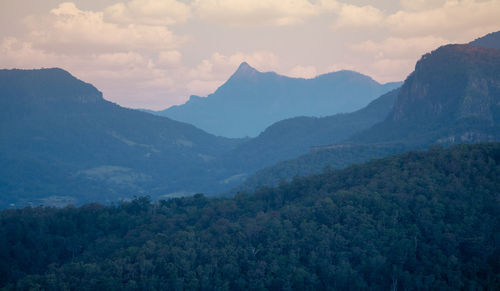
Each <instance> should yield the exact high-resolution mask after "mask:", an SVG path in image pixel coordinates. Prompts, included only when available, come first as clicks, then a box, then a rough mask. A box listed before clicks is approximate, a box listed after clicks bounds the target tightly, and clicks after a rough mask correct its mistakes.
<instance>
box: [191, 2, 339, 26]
mask: <svg viewBox="0 0 500 291" xmlns="http://www.w3.org/2000/svg"><path fill="white" fill-rule="evenodd" d="M192 7H193V8H194V9H195V11H196V13H197V15H198V16H199V17H200V18H202V19H204V20H206V21H210V22H215V23H222V24H233V25H262V24H264V25H278V26H284V25H293V24H297V23H302V22H303V21H304V20H305V19H307V18H309V17H311V16H315V15H318V14H320V13H324V12H328V11H332V10H336V9H338V3H337V1H336V0H322V1H318V2H316V3H312V2H310V1H308V0H282V1H275V0H195V1H194V2H193V4H192Z"/></svg>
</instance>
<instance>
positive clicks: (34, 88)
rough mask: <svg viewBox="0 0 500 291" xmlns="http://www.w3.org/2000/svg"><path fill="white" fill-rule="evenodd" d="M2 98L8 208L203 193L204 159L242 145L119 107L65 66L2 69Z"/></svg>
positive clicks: (0, 150) (0, 151) (1, 158)
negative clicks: (194, 192)
mask: <svg viewBox="0 0 500 291" xmlns="http://www.w3.org/2000/svg"><path fill="white" fill-rule="evenodd" d="M0 97H1V98H0V131H1V132H2V134H1V135H0V163H1V165H2V166H1V167H0V192H1V193H2V195H1V197H0V205H1V206H3V207H5V205H6V204H11V203H14V204H16V205H26V204H28V203H30V202H32V203H35V204H37V203H43V204H57V203H58V201H61V203H62V204H64V203H81V202H84V201H103V202H104V201H117V199H119V198H120V197H121V198H126V197H131V196H132V195H146V194H150V195H154V196H155V197H159V196H161V195H164V194H169V193H173V192H179V191H181V192H182V191H204V190H205V189H206V188H205V187H204V186H203V184H206V182H207V181H205V182H202V181H201V180H198V179H202V180H203V179H207V178H209V180H208V182H209V183H213V181H214V180H216V177H217V175H216V174H213V173H212V172H210V173H208V174H207V172H208V171H210V169H208V168H209V167H207V164H209V163H210V162H211V161H212V160H214V159H216V157H217V156H219V155H221V154H222V153H225V152H227V151H229V150H231V149H232V148H234V147H235V146H236V145H237V144H238V143H240V142H242V141H240V140H234V139H233V140H230V139H226V138H221V137H215V136H213V135H210V134H207V133H205V132H204V131H202V130H200V129H197V128H195V127H194V126H192V125H189V124H185V123H181V122H177V121H173V120H170V119H168V118H165V117H159V116H154V115H151V114H148V113H143V112H139V111H137V110H131V109H126V108H122V107H120V106H118V105H116V104H113V103H111V102H108V101H106V100H104V99H103V98H102V94H101V92H99V91H98V90H97V89H96V88H94V87H93V86H92V85H90V84H87V83H84V82H82V81H80V80H78V79H76V78H75V77H73V76H71V75H70V74H69V73H68V72H66V71H64V70H61V69H42V70H0ZM197 180H198V181H197ZM189 185H192V187H190V186H189Z"/></svg>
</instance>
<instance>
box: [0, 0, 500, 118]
mask: <svg viewBox="0 0 500 291" xmlns="http://www.w3.org/2000/svg"><path fill="white" fill-rule="evenodd" d="M499 15H500V0H462V1H458V0H381V1H364V0H356V1H341V0H130V1H128V0H75V1H72V2H65V1H58V0H44V1H40V0H16V1H12V0H0V68H2V69H11V68H21V69H35V68H49V67H60V68H63V69H65V70H68V71H69V72H70V73H71V74H73V75H74V76H76V77H77V78H79V79H81V80H83V81H85V82H88V83H92V84H93V85H95V86H96V87H97V88H98V89H99V90H100V91H102V92H103V94H104V98H106V99H107V100H110V101H112V102H116V103H118V104H120V105H122V106H125V107H131V108H149V109H155V110H158V109H164V108H167V107H169V106H172V105H176V104H182V103H184V102H185V101H187V99H188V98H189V96H190V95H200V96H207V95H208V94H210V93H212V92H214V91H215V90H216V89H217V87H219V86H220V85H222V84H223V82H224V81H225V80H227V78H228V77H229V76H231V74H232V73H233V72H234V71H235V70H236V69H237V67H238V65H239V64H240V63H241V62H243V61H246V62H248V63H249V64H250V65H251V66H252V67H254V68H256V69H258V70H260V71H274V72H277V73H279V74H282V75H287V76H291V77H300V78H313V77H315V76H317V75H319V74H324V73H328V72H333V71H338V70H342V69H348V70H354V71H357V72H360V73H363V74H366V75H369V76H371V77H372V78H374V79H375V80H376V81H378V82H382V83H384V82H390V81H403V80H404V79H405V78H406V77H407V75H408V74H409V73H411V71H412V70H413V68H414V66H415V63H416V61H417V60H418V59H419V58H420V56H421V55H422V54H424V53H426V52H430V51H432V50H434V49H436V48H438V47H439V46H441V45H444V44H448V43H466V42H469V41H471V40H473V39H475V38H478V37H480V36H482V35H484V34H487V33H489V32H494V31H498V30H500V17H499Z"/></svg>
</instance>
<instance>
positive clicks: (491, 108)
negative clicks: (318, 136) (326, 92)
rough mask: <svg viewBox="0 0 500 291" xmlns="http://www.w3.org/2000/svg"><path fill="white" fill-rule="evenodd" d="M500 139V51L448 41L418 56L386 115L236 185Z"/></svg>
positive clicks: (249, 185) (264, 182)
mask: <svg viewBox="0 0 500 291" xmlns="http://www.w3.org/2000/svg"><path fill="white" fill-rule="evenodd" d="M499 140H500V50H498V49H488V48H482V47H476V46H472V45H447V46H443V47H440V48H439V49H437V50H435V51H433V52H432V53H428V54H425V55H424V56H423V57H422V58H421V59H420V61H418V63H417V64H416V66H415V71H414V72H413V73H412V74H410V76H408V78H407V79H406V80H405V82H404V84H403V86H402V87H401V89H400V90H399V93H398V96H397V99H396V101H395V104H394V107H393V109H392V110H391V112H390V113H389V114H388V116H387V118H386V119H385V120H383V121H382V122H379V123H377V124H375V125H374V126H373V127H371V128H369V129H367V130H364V131H360V132H358V133H356V134H355V135H353V136H352V137H351V138H348V139H347V140H346V141H344V142H342V143H338V144H334V145H330V146H322V147H315V148H313V149H312V150H311V152H310V153H308V154H305V155H303V156H301V157H298V158H295V159H292V160H288V161H283V162H281V163H278V164H277V165H274V166H270V167H267V168H264V169H262V170H260V171H258V172H257V173H256V174H254V175H253V176H250V177H249V178H248V179H247V181H246V182H245V183H244V184H243V185H241V186H240V187H238V188H237V190H242V189H253V188H255V187H259V186H262V185H274V184H276V183H278V182H279V181H280V180H282V179H285V180H289V179H291V178H293V177H294V176H295V175H307V174H312V173H318V172H321V171H322V170H323V169H324V168H325V167H327V166H331V167H333V168H342V167H345V166H348V165H350V164H352V163H359V162H362V161H366V160H369V159H371V158H377V157H383V156H386V155H389V154H394V153H399V152H403V151H406V150H410V149H423V148H426V147H428V146H430V145H433V144H438V145H443V146H448V145H451V144H456V143H475V142H484V141H499ZM243 145H244V144H243ZM243 145H242V146H243Z"/></svg>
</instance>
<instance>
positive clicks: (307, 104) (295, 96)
mask: <svg viewBox="0 0 500 291" xmlns="http://www.w3.org/2000/svg"><path fill="white" fill-rule="evenodd" d="M399 86H400V83H388V84H384V85H382V84H379V83H377V82H376V81H374V80H373V79H371V78H370V77H368V76H365V75H362V74H359V73H356V72H352V71H339V72H335V73H329V74H324V75H320V76H318V77H316V78H314V79H300V78H289V77H285V76H281V75H278V74H276V73H273V72H267V73H262V72H259V71H257V70H256V69H254V68H252V67H251V66H250V65H248V64H247V63H242V64H241V65H240V66H239V68H238V69H237V71H236V72H235V73H234V74H233V75H232V76H231V77H230V78H229V80H227V82H226V83H224V84H223V85H222V86H221V87H219V88H218V89H217V90H216V91H215V93H213V94H210V95H209V96H208V97H206V98H202V97H199V96H191V97H190V99H189V101H187V102H186V103H185V104H183V105H179V106H172V107H170V108H168V109H166V110H163V111H159V112H158V114H159V115H162V116H167V117H170V118H172V119H175V120H179V121H183V122H187V123H190V124H193V125H195V126H197V127H199V128H201V129H203V130H205V131H207V132H210V133H213V134H215V135H220V136H227V137H246V136H250V137H254V136H257V135H258V134H259V133H261V132H262V131H263V130H264V129H265V128H267V127H268V126H270V125H271V124H273V123H275V122H277V121H280V120H283V119H287V118H291V117H297V116H316V117H319V116H329V115H333V114H336V113H347V112H353V111H355V110H358V109H361V108H363V107H364V106H366V105H367V104H368V103H369V102H371V101H372V100H374V99H375V98H377V97H379V96H380V95H382V94H384V93H386V92H388V91H390V90H392V89H395V88H397V87H399Z"/></svg>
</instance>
